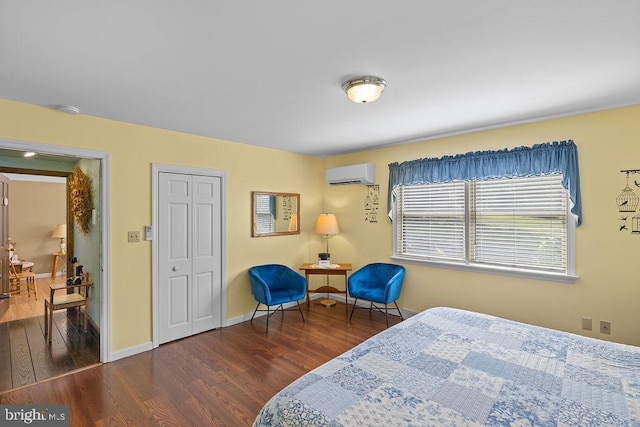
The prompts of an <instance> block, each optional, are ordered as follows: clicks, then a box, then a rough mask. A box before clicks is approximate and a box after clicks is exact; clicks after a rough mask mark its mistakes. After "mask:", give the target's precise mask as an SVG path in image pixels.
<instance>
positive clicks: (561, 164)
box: [387, 140, 582, 225]
mask: <svg viewBox="0 0 640 427" xmlns="http://www.w3.org/2000/svg"><path fill="white" fill-rule="evenodd" d="M549 173H561V174H562V175H563V177H564V178H563V180H562V185H563V186H564V188H566V189H567V191H568V193H569V199H570V200H571V204H572V208H571V213H573V215H574V216H575V217H576V223H577V225H580V224H581V223H582V201H581V198H580V174H579V171H578V150H577V148H576V145H575V143H574V142H573V141H572V140H568V141H562V142H549V143H544V144H536V145H534V146H533V147H517V148H514V149H512V150H508V149H504V150H497V151H476V152H473V153H467V154H458V155H456V156H444V157H441V158H439V159H438V158H425V159H417V160H410V161H406V162H402V163H400V164H398V163H397V162H396V163H391V164H389V194H388V198H387V202H388V207H389V210H391V206H392V197H393V190H394V188H395V187H396V186H398V185H410V184H427V183H435V182H449V181H454V180H471V179H475V180H483V179H491V178H504V177H508V178H512V177H521V176H535V175H545V174H549Z"/></svg>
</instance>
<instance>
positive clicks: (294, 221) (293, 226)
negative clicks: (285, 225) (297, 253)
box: [289, 214, 298, 231]
mask: <svg viewBox="0 0 640 427" xmlns="http://www.w3.org/2000/svg"><path fill="white" fill-rule="evenodd" d="M289 231H298V214H291V219H289Z"/></svg>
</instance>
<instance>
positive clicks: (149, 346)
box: [109, 341, 153, 362]
mask: <svg viewBox="0 0 640 427" xmlns="http://www.w3.org/2000/svg"><path fill="white" fill-rule="evenodd" d="M149 350H153V343H152V342H151V341H149V342H146V343H143V344H139V345H136V346H133V347H129V348H125V349H124V350H119V351H115V352H113V353H111V354H109V361H110V362H113V361H115V360H118V359H124V358H125V357H129V356H133V355H136V354H138V353H144V352H145V351H149Z"/></svg>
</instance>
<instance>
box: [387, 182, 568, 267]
mask: <svg viewBox="0 0 640 427" xmlns="http://www.w3.org/2000/svg"><path fill="white" fill-rule="evenodd" d="M396 196H397V197H396V204H395V207H394V219H395V230H394V234H395V242H394V254H395V256H399V257H404V258H412V259H424V260H427V261H434V262H439V261H440V262H442V261H445V262H447V263H459V264H464V265H472V266H474V265H475V266H486V267H496V268H500V269H513V270H527V271H539V272H545V273H555V274H565V275H566V274H568V273H572V272H570V271H569V267H568V265H569V262H568V259H569V248H572V247H573V246H572V245H570V244H569V239H568V236H569V235H570V234H572V233H569V232H568V231H569V227H570V225H571V224H572V219H571V218H570V216H569V209H568V206H567V205H568V197H567V191H566V190H565V189H564V188H563V187H562V175H560V174H553V175H543V176H533V177H523V178H502V179H492V180H483V181H465V182H462V181H457V182H456V181H454V182H449V183H437V184H421V185H407V186H400V187H399V188H398V190H397V194H396Z"/></svg>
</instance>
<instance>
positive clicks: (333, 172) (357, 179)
mask: <svg viewBox="0 0 640 427" xmlns="http://www.w3.org/2000/svg"><path fill="white" fill-rule="evenodd" d="M375 181H376V166H375V165H374V164H373V163H362V164H359V165H350V166H340V167H338V168H331V169H327V183H328V184H329V185H345V184H364V185H368V184H374V183H375Z"/></svg>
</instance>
